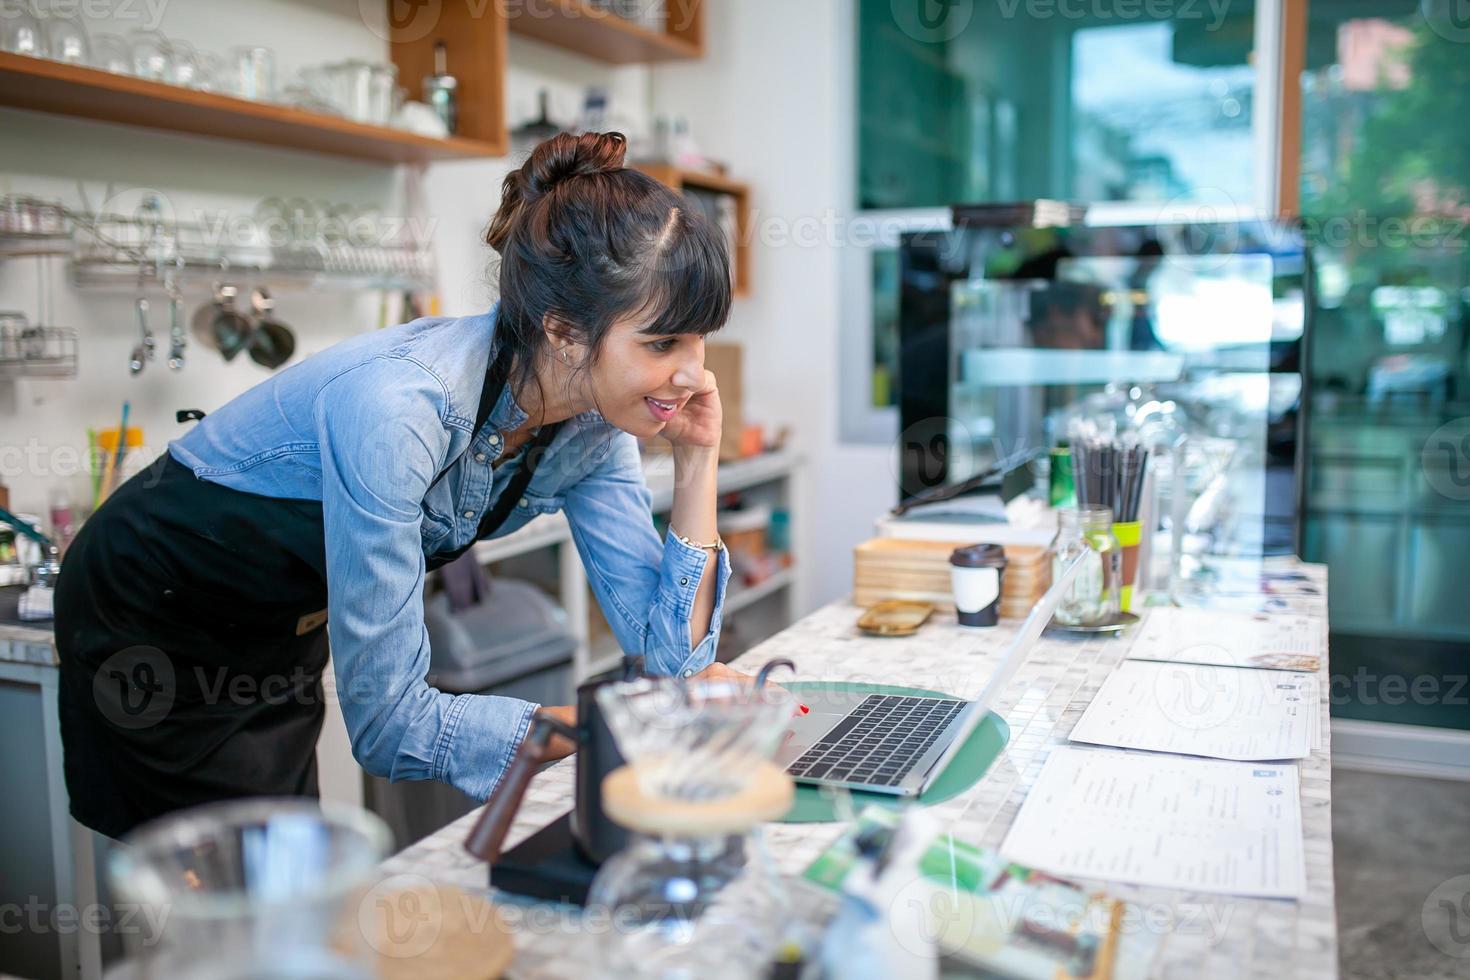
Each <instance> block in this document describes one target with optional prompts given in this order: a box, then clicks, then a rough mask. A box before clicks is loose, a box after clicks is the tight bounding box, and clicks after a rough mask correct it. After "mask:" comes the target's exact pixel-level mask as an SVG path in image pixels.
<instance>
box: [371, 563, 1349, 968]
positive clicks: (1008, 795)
mask: <svg viewBox="0 0 1470 980" xmlns="http://www.w3.org/2000/svg"><path fill="white" fill-rule="evenodd" d="M1276 567H1277V568H1278V569H1280V568H1281V567H1282V566H1276ZM1293 567H1295V568H1297V569H1299V570H1300V571H1302V572H1304V573H1305V575H1306V581H1305V582H1303V583H1302V586H1303V587H1304V588H1303V589H1302V591H1303V592H1304V593H1305V594H1298V595H1296V596H1293V597H1292V598H1291V600H1290V601H1291V605H1292V610H1293V611H1295V612H1300V613H1308V614H1312V615H1315V616H1317V618H1318V619H1319V621H1320V623H1321V627H1320V628H1321V630H1322V637H1323V640H1322V642H1323V649H1324V650H1325V649H1326V631H1327V621H1326V570H1325V568H1323V567H1322V566H1315V565H1300V564H1299V565H1295V566H1293ZM858 612H859V610H858V609H857V608H856V607H855V606H852V605H850V604H848V603H846V602H839V603H834V604H832V605H829V606H826V607H824V608H822V609H819V610H817V611H816V612H814V613H812V614H811V615H809V616H807V617H806V618H804V619H802V620H801V621H800V622H798V623H795V624H793V625H792V626H791V627H790V628H788V629H786V630H784V631H783V632H781V633H779V634H777V635H776V636H773V637H771V638H770V639H768V640H767V641H766V642H764V643H762V644H761V645H759V646H757V647H755V648H754V649H752V650H750V651H749V652H748V653H747V654H745V656H743V657H742V658H740V659H739V660H738V661H736V662H735V666H737V667H739V668H741V669H744V670H747V671H751V672H754V671H755V670H756V669H757V668H758V667H759V666H760V665H761V664H762V663H764V662H765V661H766V660H769V659H770V658H772V657H778V656H784V657H790V658H791V659H792V660H794V661H795V662H796V664H797V667H798V676H799V678H800V679H801V680H844V681H870V682H875V683H890V684H905V685H912V686H918V687H925V688H932V689H936V690H941V691H947V692H952V693H954V694H956V695H960V696H964V697H975V696H976V695H978V694H979V691H980V688H981V686H982V685H983V683H984V680H985V678H986V677H987V676H988V674H989V673H990V671H991V669H992V668H993V667H994V666H995V664H996V663H997V661H998V658H999V656H1000V654H1001V652H1002V651H1003V649H1004V648H1005V645H1006V644H1007V643H1008V642H1009V641H1010V639H1011V637H1012V635H1013V632H1014V629H1015V627H1016V624H1015V623H1003V624H1002V625H1001V626H1000V627H998V628H996V629H995V630H993V631H988V632H979V631H973V630H965V629H961V628H960V627H959V626H958V625H956V623H955V622H954V619H953V617H952V616H950V617H940V616H936V617H934V618H933V619H931V621H930V622H929V623H928V624H927V625H925V626H924V628H923V629H922V630H921V631H920V632H919V634H918V635H917V636H914V637H911V638H906V639H877V638H871V637H867V636H864V635H863V634H861V633H859V632H858V630H857V629H856V627H855V626H854V625H853V623H854V621H855V620H856V619H857V616H858ZM1129 642H1131V637H1129V636H1125V637H1122V638H1106V637H1098V638H1091V639H1086V640H1077V639H1072V638H1061V637H1053V636H1050V635H1048V636H1045V637H1043V639H1042V640H1041V642H1040V643H1038V644H1037V646H1036V648H1035V649H1034V650H1033V652H1032V655H1031V657H1030V658H1029V659H1028V660H1027V662H1026V663H1025V665H1024V666H1023V667H1022V668H1021V669H1020V671H1019V672H1018V673H1017V675H1016V677H1015V679H1014V680H1013V681H1012V682H1011V684H1010V686H1009V688H1008V689H1007V690H1006V691H1005V692H1004V693H1003V695H1002V696H1001V699H1000V703H999V705H998V706H997V710H998V711H999V712H1000V714H1001V715H1002V716H1003V717H1004V718H1005V719H1006V721H1007V722H1008V723H1009V724H1010V727H1011V740H1010V743H1009V744H1008V745H1007V746H1006V748H1005V751H1004V752H1003V753H1002V754H1001V756H1000V758H999V759H997V760H996V762H995V764H994V765H993V766H992V767H991V769H990V771H989V772H988V773H987V774H986V776H985V778H984V779H982V780H981V781H980V782H979V783H977V784H976V785H975V786H974V787H972V788H971V789H970V790H969V791H967V792H966V793H964V794H962V795H960V796H959V797H956V798H955V799H952V800H949V801H947V802H945V803H942V804H940V805H939V806H937V807H936V808H935V811H934V812H936V813H937V814H938V815H939V816H940V818H941V820H942V821H943V822H944V823H945V824H947V825H948V826H949V828H950V829H951V831H952V832H953V833H955V834H956V835H957V836H958V837H960V838H961V839H963V840H967V841H971V842H974V843H978V844H981V845H984V846H987V847H999V846H1000V844H1001V841H1002V840H1003V839H1004V838H1005V835H1006V832H1007V831H1008V830H1009V829H1010V826H1011V821H1012V820H1014V819H1015V816H1016V814H1017V812H1018V811H1019V810H1020V807H1021V803H1022V801H1023V800H1024V799H1025V797H1026V793H1027V790H1028V789H1029V787H1030V786H1031V785H1032V784H1033V783H1034V781H1035V779H1036V777H1037V775H1038V774H1039V773H1040V771H1041V766H1042V763H1043V762H1044V761H1045V759H1046V757H1047V754H1048V753H1049V752H1050V750H1051V748H1052V747H1053V746H1055V745H1062V744H1066V740H1067V735H1068V733H1069V732H1070V731H1071V730H1072V726H1073V725H1074V724H1076V722H1077V720H1078V718H1080V717H1081V715H1082V712H1083V711H1084V710H1085V709H1086V707H1087V705H1088V704H1089V702H1090V701H1091V700H1092V697H1093V695H1094V694H1095V693H1096V692H1097V690H1098V687H1099V686H1100V685H1101V684H1102V682H1103V680H1104V678H1106V677H1107V675H1108V673H1109V672H1110V671H1111V670H1112V669H1113V668H1114V667H1115V666H1116V665H1117V664H1118V662H1119V661H1120V660H1121V659H1122V658H1123V655H1124V653H1125V652H1126V650H1127V647H1128V644H1129ZM1319 681H1320V684H1319V689H1320V699H1321V701H1320V704H1319V709H1318V710H1319V711H1320V712H1321V716H1320V721H1321V726H1322V728H1321V732H1322V737H1321V740H1320V744H1319V745H1318V747H1317V748H1316V749H1315V750H1314V751H1313V753H1312V755H1311V757H1310V758H1309V759H1306V760H1303V761H1302V762H1301V763H1299V768H1300V771H1301V800H1302V828H1303V833H1304V837H1305V848H1306V871H1307V893H1306V897H1305V898H1304V899H1303V900H1302V901H1300V902H1291V901H1277V900H1260V899H1244V898H1235V897H1233V896H1223V895H1213V894H1204V893H1200V894H1193V893H1187V892H1179V891H1173V890H1168V889H1161V888H1145V887H1138V886H1131V885H1119V884H1114V883H1104V882H1096V883H1094V884H1097V885H1098V886H1099V887H1104V888H1106V889H1107V890H1108V891H1109V892H1111V893H1112V894H1114V895H1116V896H1118V897H1120V898H1124V899H1127V900H1128V901H1129V902H1131V903H1133V904H1134V906H1135V909H1134V911H1135V914H1136V916H1137V917H1136V918H1135V919H1133V920H1131V921H1133V922H1134V925H1133V926H1132V928H1133V929H1134V930H1136V932H1135V933H1134V935H1135V937H1136V939H1135V942H1134V943H1133V946H1132V947H1131V948H1135V949H1138V950H1143V951H1144V952H1142V953H1140V959H1139V961H1138V962H1135V963H1133V964H1131V966H1132V967H1133V968H1132V969H1127V970H1123V971H1122V973H1123V975H1129V974H1131V975H1146V976H1150V977H1168V978H1174V977H1178V978H1194V977H1212V978H1214V977H1243V978H1256V977H1259V978H1268V977H1269V978H1272V980H1284V978H1299V980H1316V978H1329V977H1335V976H1336V975H1337V925H1336V916H1335V910H1334V903H1333V883H1332V811H1331V804H1332V784H1331V765H1330V757H1331V753H1330V729H1329V725H1328V692H1329V685H1328V680H1327V663H1326V659H1325V658H1324V662H1323V664H1322V669H1321V671H1320V673H1319ZM572 773H573V769H572V764H571V761H570V760H567V761H564V762H561V763H559V764H557V765H555V766H553V767H551V768H550V769H547V770H546V771H545V772H543V773H541V774H540V775H538V776H537V777H536V779H535V780H534V781H533V782H532V784H531V787H530V789H529V790H528V792H527V795H526V801H525V804H524V805H523V806H522V808H521V811H520V814H519V816H518V818H517V820H516V823H515V826H514V828H513V829H512V831H511V834H510V837H509V839H508V844H515V843H516V842H518V841H520V840H521V839H523V838H524V837H526V836H527V835H529V834H530V833H531V832H532V831H534V830H536V829H538V828H540V827H542V826H544V825H545V824H547V823H550V822H551V821H552V820H553V819H555V818H556V817H558V816H559V815H560V814H562V813H563V812H565V811H566V810H568V809H570V805H571V799H572ZM476 816H477V814H470V815H469V816H467V817H465V818H463V819H461V820H458V821H456V822H455V823H452V824H450V825H449V826H447V827H445V828H444V829H443V830H441V831H439V832H438V833H436V834H433V835H432V836H430V837H427V838H425V839H424V840H422V841H420V842H419V843H418V844H415V845H413V846H412V847H409V848H407V849H405V850H404V851H402V852H400V853H399V854H397V855H395V856H394V857H392V858H390V859H389V860H388V861H387V862H386V863H385V865H384V869H385V871H387V872H389V873H393V874H414V875H423V876H426V877H428V878H431V879H433V880H436V881H443V882H446V883H453V884H457V885H459V886H461V887H464V888H468V889H474V890H483V889H484V888H485V887H486V882H487V876H486V869H485V866H484V865H483V864H482V863H480V862H478V861H476V860H475V859H473V858H471V857H470V856H469V855H467V854H466V853H465V851H464V849H463V847H462V843H463V841H464V839H465V837H466V835H467V834H468V832H469V829H470V826H471V824H472V823H473V822H474V820H475V818H476ZM840 830H841V827H840V825H838V824H831V823H827V824H795V825H783V824H771V825H768V826H767V827H766V830H765V838H766V842H767V846H768V847H769V849H770V851H771V853H772V855H773V856H774V858H775V860H776V861H777V863H778V865H779V866H780V868H781V870H782V872H783V873H784V874H786V875H788V876H790V878H791V880H790V888H791V890H792V898H793V902H794V903H795V905H796V906H797V908H798V909H799V910H800V912H801V914H802V915H803V917H806V918H809V919H812V920H820V919H821V918H822V916H823V915H824V914H826V912H827V910H828V909H829V908H830V906H831V901H830V899H829V898H828V897H827V896H826V895H825V893H822V892H819V891H818V890H817V889H815V888H813V887H811V886H808V885H807V884H806V883H804V882H801V881H797V880H795V877H796V876H798V875H799V874H800V873H801V871H802V870H803V869H804V868H805V867H806V866H807V864H808V863H809V862H810V861H811V860H812V859H813V858H814V857H815V856H816V855H817V854H818V853H820V852H821V850H822V849H823V848H824V847H825V846H826V845H827V844H828V843H830V842H831V841H832V840H833V839H834V838H835V837H836V836H837V835H838V833H839V832H840ZM510 918H511V921H512V922H513V923H517V930H516V944H517V956H516V961H515V963H514V964H513V966H512V968H511V973H510V975H511V976H513V977H520V978H530V977H538V978H540V977H567V978H572V977H576V978H581V977H588V976H598V975H601V974H600V969H601V964H605V962H606V961H605V959H604V958H602V957H601V956H599V952H598V949H599V946H602V945H603V944H604V943H605V942H606V937H601V936H595V935H589V934H588V933H587V932H586V931H582V930H579V929H578V926H577V921H576V918H575V914H574V913H572V912H570V911H565V910H563V911H554V910H552V909H550V908H548V907H540V908H537V909H527V908H524V907H522V908H517V909H513V910H512V914H511V917H510Z"/></svg>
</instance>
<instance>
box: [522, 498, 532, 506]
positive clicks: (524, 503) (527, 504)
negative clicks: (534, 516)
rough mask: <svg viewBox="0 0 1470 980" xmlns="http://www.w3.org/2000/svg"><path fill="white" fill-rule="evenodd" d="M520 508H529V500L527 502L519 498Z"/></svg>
mask: <svg viewBox="0 0 1470 980" xmlns="http://www.w3.org/2000/svg"><path fill="white" fill-rule="evenodd" d="M521 506H522V507H529V506H531V502H530V501H529V500H527V499H526V498H525V497H522V498H521Z"/></svg>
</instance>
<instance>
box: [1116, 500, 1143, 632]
mask: <svg viewBox="0 0 1470 980" xmlns="http://www.w3.org/2000/svg"><path fill="white" fill-rule="evenodd" d="M1113 537H1115V538H1117V539H1118V544H1119V545H1120V546H1121V547H1122V550H1123V578H1122V581H1121V582H1120V583H1119V589H1118V606H1119V608H1120V609H1122V611H1123V612H1128V611H1129V607H1130V606H1131V605H1132V604H1133V586H1134V585H1135V584H1136V583H1137V582H1138V545H1139V542H1141V541H1142V540H1143V522H1142V521H1124V522H1122V523H1118V524H1114V525H1113Z"/></svg>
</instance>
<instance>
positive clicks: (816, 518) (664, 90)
mask: <svg viewBox="0 0 1470 980" xmlns="http://www.w3.org/2000/svg"><path fill="white" fill-rule="evenodd" d="M852 6H853V5H852V4H850V3H848V2H845V0H802V2H800V3H790V2H781V0H739V2H736V0H717V2H710V3H707V4H706V5H705V18H706V21H705V32H706V33H705V48H706V52H707V53H706V57H705V58H704V60H703V61H700V62H698V63H694V64H689V65H670V66H659V67H656V68H654V70H653V96H654V110H655V112H656V113H660V114H662V113H668V114H673V115H685V116H687V117H689V119H690V120H691V125H692V129H693V131H694V135H695V137H696V139H697V140H698V141H699V144H700V148H701V150H703V151H704V152H705V153H707V154H709V155H711V156H713V157H716V158H718V159H721V160H725V161H727V162H728V163H729V164H730V167H731V169H732V171H733V173H734V176H736V177H738V178H739V179H741V180H744V181H748V182H749V183H750V185H751V186H752V189H753V191H752V192H753V195H754V205H755V207H756V209H757V224H758V227H759V228H760V234H759V236H758V237H757V239H756V243H755V247H754V248H753V252H752V257H753V263H754V265H753V268H752V272H751V290H752V295H751V297H750V298H749V299H746V300H742V301H739V302H737V303H736V306H735V311H734V314H733V315H732V317H731V322H730V325H729V326H728V327H727V328H726V331H724V333H725V335H726V336H727V337H728V339H730V340H736V341H739V342H741V343H742V344H744V345H745V347H746V351H747V353H746V367H745V374H746V382H745V388H746V398H745V401H746V405H747V411H748V412H749V414H751V415H752V416H753V417H754V418H755V420H757V421H761V422H789V423H791V424H792V426H793V428H794V435H795V437H796V440H797V442H798V444H799V445H800V446H801V447H802V449H803V450H804V451H805V452H806V454H807V458H808V464H807V473H806V479H805V481H804V484H805V500H804V502H803V506H802V508H801V516H803V517H804V518H805V526H804V527H801V528H799V529H798V531H797V533H798V535H799V540H798V543H797V547H798V549H799V553H800V554H801V555H802V557H803V563H802V566H801V602H802V606H803V610H804V611H805V610H806V609H810V608H813V607H815V606H817V605H820V604H822V603H825V602H828V601H830V600H832V599H834V598H837V597H839V596H843V595H846V594H847V593H848V592H849V591H850V590H851V585H852V548H853V546H854V545H855V544H857V543H858V542H860V541H862V540H864V539H866V538H868V537H870V536H871V532H872V526H873V519H874V517H875V516H877V514H878V513H879V512H880V511H882V510H884V509H885V508H887V507H889V506H891V505H892V503H893V496H894V486H895V485H896V482H897V481H896V479H895V477H894V473H893V467H892V465H891V462H890V460H891V457H892V449H891V447H889V446H852V445H842V444H839V442H838V417H837V408H838V388H839V385H838V365H839V363H840V358H839V345H840V344H843V343H851V342H853V338H855V337H865V336H866V332H865V331H861V332H860V331H857V330H847V329H844V327H843V323H842V320H841V316H840V314H841V309H842V307H841V303H840V299H841V297H840V295H839V289H838V258H839V254H838V249H841V248H843V247H845V246H844V244H843V240H842V231H841V229H842V227H843V219H844V218H845V217H847V216H848V215H850V214H851V212H852V202H853V201H854V193H853V186H854V183H855V180H856V173H855V162H854V157H853V153H854V149H855V147H856V141H855V137H854V125H855V124H854V118H855V108H854V103H855V90H854V84H853V62H854V54H855V46H856V45H855V40H854V34H853V10H852ZM829 229H830V230H829Z"/></svg>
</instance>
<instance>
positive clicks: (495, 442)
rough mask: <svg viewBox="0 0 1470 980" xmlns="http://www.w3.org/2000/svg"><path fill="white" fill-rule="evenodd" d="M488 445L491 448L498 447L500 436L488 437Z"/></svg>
mask: <svg viewBox="0 0 1470 980" xmlns="http://www.w3.org/2000/svg"><path fill="white" fill-rule="evenodd" d="M490 445H492V446H498V445H500V436H498V435H492V436H491V437H490Z"/></svg>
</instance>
